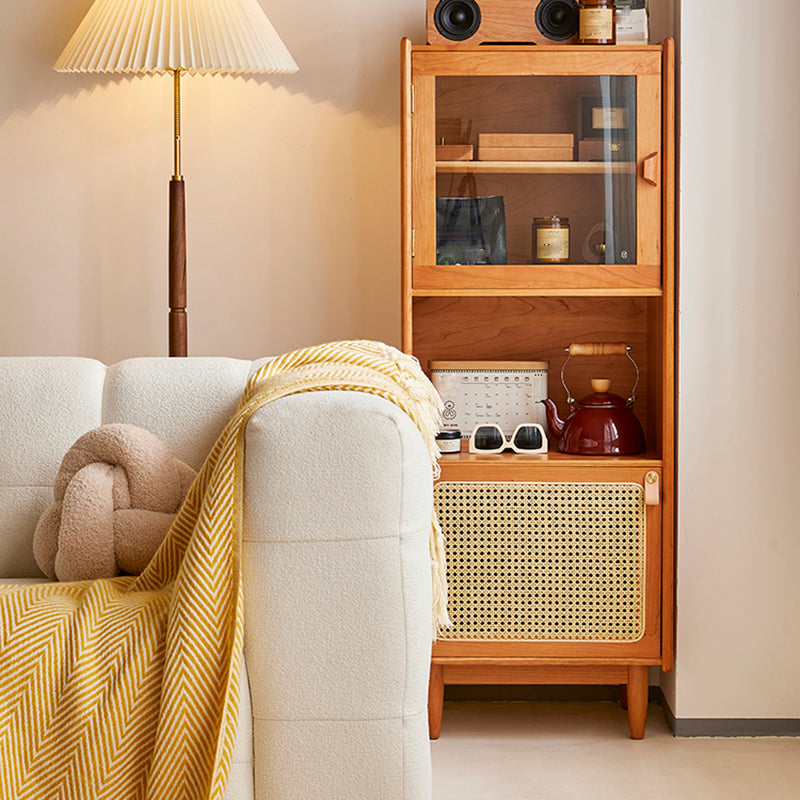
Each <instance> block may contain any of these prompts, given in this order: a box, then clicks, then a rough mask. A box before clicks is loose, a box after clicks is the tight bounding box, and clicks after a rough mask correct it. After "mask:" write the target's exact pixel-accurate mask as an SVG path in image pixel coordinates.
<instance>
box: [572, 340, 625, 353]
mask: <svg viewBox="0 0 800 800" xmlns="http://www.w3.org/2000/svg"><path fill="white" fill-rule="evenodd" d="M567 349H568V350H569V354H570V355H571V356H624V355H625V354H626V353H627V352H628V345H627V344H626V343H625V342H584V343H583V344H571V345H570V346H569V347H568V348H567Z"/></svg>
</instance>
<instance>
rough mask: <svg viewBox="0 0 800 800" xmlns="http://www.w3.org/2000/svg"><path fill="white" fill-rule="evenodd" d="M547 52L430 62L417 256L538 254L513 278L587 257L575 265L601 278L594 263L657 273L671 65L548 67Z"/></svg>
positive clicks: (430, 262)
mask: <svg viewBox="0 0 800 800" xmlns="http://www.w3.org/2000/svg"><path fill="white" fill-rule="evenodd" d="M444 55H445V54H439V56H440V60H439V61H437V66H438V67H441V66H442V65H444V64H446V61H445V59H444V58H441V57H442V56H444ZM531 58H532V59H533V60H534V62H535V55H534V56H531ZM534 62H532V65H530V66H529V72H530V73H532V74H491V69H488V68H487V70H486V72H476V71H472V72H471V74H469V75H465V74H457V67H456V68H453V69H440V70H439V71H438V72H435V74H426V72H425V69H424V67H422V68H421V69H419V70H418V74H417V75H416V76H415V78H414V86H415V90H416V98H415V105H416V109H415V112H414V117H415V120H414V139H415V143H414V149H415V165H416V173H415V177H416V185H415V193H414V211H413V216H414V228H415V238H416V241H415V253H414V264H415V266H416V265H424V266H425V267H426V268H429V267H434V266H436V267H456V268H457V267H473V266H474V267H478V266H485V267H491V266H517V267H523V266H531V267H537V268H539V269H537V270H529V271H528V272H527V273H526V272H525V271H524V270H521V271H518V272H517V277H508V278H506V280H507V281H509V284H508V288H514V284H515V282H516V283H518V284H520V285H523V284H524V283H525V281H526V280H527V279H526V277H525V276H526V275H529V276H533V278H532V279H533V280H536V281H539V282H540V283H541V281H542V280H546V279H543V278H542V277H541V276H542V275H543V274H548V273H547V272H546V271H544V272H542V271H541V268H542V267H549V266H557V265H565V266H566V265H568V266H570V267H578V268H579V269H578V270H577V271H574V272H573V279H574V280H577V281H580V280H583V278H582V277H581V276H586V280H587V281H588V283H587V284H586V285H587V286H590V287H591V286H592V285H593V284H592V280H593V279H592V274H591V271H590V270H589V269H588V268H589V267H592V266H596V267H617V268H622V267H631V268H636V267H639V268H640V269H638V271H637V270H636V269H633V270H631V271H629V272H628V273H626V272H625V271H624V270H618V271H617V272H616V273H615V275H617V276H619V280H621V281H623V282H624V281H625V280H626V275H635V276H636V278H634V280H642V281H650V282H651V283H652V284H654V285H655V286H657V285H658V283H659V282H660V273H659V271H658V265H659V264H660V235H661V230H660V213H661V207H660V188H659V169H660V166H659V150H660V144H661V143H660V128H661V108H660V93H659V89H658V83H659V78H658V76H657V75H656V76H650V75H648V74H644V75H640V74H638V73H637V71H636V69H635V67H634V66H631V67H629V68H626V67H625V66H621V65H619V64H618V65H616V66H615V68H614V70H609V72H608V73H607V74H606V73H598V74H579V70H577V69H576V70H574V72H575V73H576V74H563V75H562V74H539V71H538V70H537V69H536V65H535V63H534ZM524 66H525V65H523V67H524ZM509 71H517V72H522V71H524V69H522V68H520V67H519V65H517V67H515V68H514V69H512V70H509ZM645 268H648V269H649V271H646V270H645ZM490 272H491V274H492V277H491V278H490V280H492V281H495V280H496V279H497V274H498V273H497V271H490ZM421 274H423V273H421ZM424 274H430V271H429V270H428V273H424ZM449 274H450V276H451V277H452V278H453V280H454V281H455V282H456V288H458V287H457V285H458V283H459V277H458V276H459V275H463V276H469V280H468V281H467V283H468V284H469V285H475V286H477V285H478V284H479V283H480V273H479V272H478V271H477V270H471V271H469V270H463V271H462V272H460V273H459V271H458V269H454V270H451V271H450V273H449ZM486 274H487V275H488V274H489V273H486ZM549 274H551V275H552V274H554V273H552V272H551V273H549ZM435 280H440V279H439V278H436V279H435ZM441 280H447V279H446V278H445V279H441ZM604 280H608V279H607V278H604ZM470 281H471V283H470ZM415 285H418V283H417V281H415ZM469 285H465V286H464V287H462V288H469Z"/></svg>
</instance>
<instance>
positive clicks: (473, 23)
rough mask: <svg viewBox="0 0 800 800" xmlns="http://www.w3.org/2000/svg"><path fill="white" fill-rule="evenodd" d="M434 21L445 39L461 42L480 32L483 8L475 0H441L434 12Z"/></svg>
mask: <svg viewBox="0 0 800 800" xmlns="http://www.w3.org/2000/svg"><path fill="white" fill-rule="evenodd" d="M433 23H434V25H435V26H436V30H437V31H439V33H441V35H442V36H444V37H445V39H450V40H451V41H454V42H461V41H464V39H469V38H470V37H472V36H474V35H475V34H476V33H477V32H478V28H480V26H481V9H480V6H479V5H478V4H477V3H476V2H475V0H440V2H439V3H438V5H437V6H436V8H435V9H434V12H433Z"/></svg>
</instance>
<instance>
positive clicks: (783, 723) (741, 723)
mask: <svg viewBox="0 0 800 800" xmlns="http://www.w3.org/2000/svg"><path fill="white" fill-rule="evenodd" d="M651 688H652V687H651ZM660 704H661V708H662V709H663V710H664V717H665V718H666V720H667V725H669V728H670V730H671V731H672V734H673V736H675V737H677V738H687V739H688V738H691V737H719V738H734V737H737V736H742V737H745V736H747V737H750V736H800V719H728V718H719V717H712V718H710V719H696V718H678V717H676V716H675V715H674V714H673V713H672V709H671V708H670V707H669V703H667V702H666V701H665V700H664V698H663V696H662V698H661V700H660Z"/></svg>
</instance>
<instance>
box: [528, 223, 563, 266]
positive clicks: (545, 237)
mask: <svg viewBox="0 0 800 800" xmlns="http://www.w3.org/2000/svg"><path fill="white" fill-rule="evenodd" d="M533 256H534V261H536V262H537V263H538V264H564V263H566V262H567V261H569V218H568V217H557V216H553V217H534V218H533Z"/></svg>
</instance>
